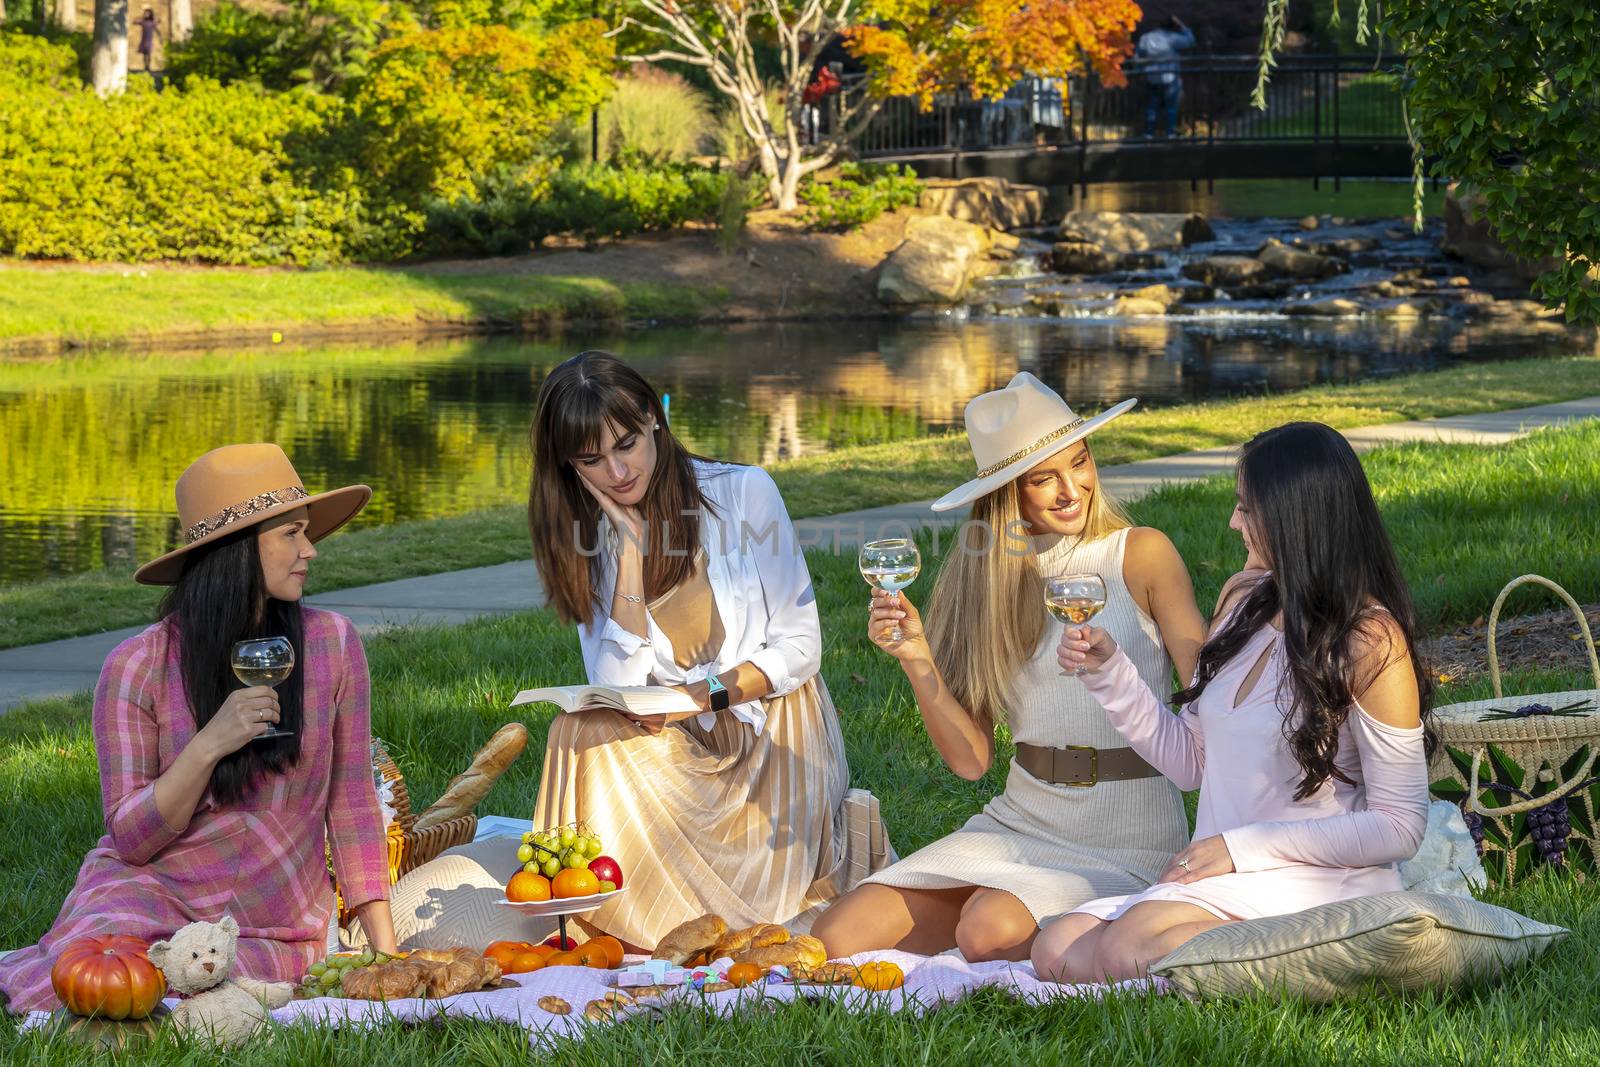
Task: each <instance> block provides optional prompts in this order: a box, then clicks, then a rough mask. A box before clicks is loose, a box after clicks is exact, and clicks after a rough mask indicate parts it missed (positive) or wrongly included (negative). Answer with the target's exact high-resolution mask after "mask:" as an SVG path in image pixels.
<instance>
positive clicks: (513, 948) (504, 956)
mask: <svg viewBox="0 0 1600 1067" xmlns="http://www.w3.org/2000/svg"><path fill="white" fill-rule="evenodd" d="M532 948H533V946H532V945H530V944H528V943H527V942H526V941H496V942H495V943H494V944H492V945H490V946H489V947H488V948H486V949H484V950H483V954H484V955H485V956H487V957H489V958H490V959H492V960H494V961H495V962H496V963H498V964H499V965H500V969H501V970H502V971H504V972H505V973H507V974H512V973H514V972H513V971H512V970H511V961H512V959H514V958H515V957H516V955H517V954H518V953H520V952H528V951H531V950H532ZM541 958H542V957H541Z"/></svg>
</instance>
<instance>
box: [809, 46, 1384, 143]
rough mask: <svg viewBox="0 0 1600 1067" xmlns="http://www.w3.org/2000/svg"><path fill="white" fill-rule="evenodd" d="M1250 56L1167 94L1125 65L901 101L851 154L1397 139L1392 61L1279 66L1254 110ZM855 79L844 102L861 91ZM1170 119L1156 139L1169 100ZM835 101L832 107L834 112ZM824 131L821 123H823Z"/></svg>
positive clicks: (1181, 80)
mask: <svg viewBox="0 0 1600 1067" xmlns="http://www.w3.org/2000/svg"><path fill="white" fill-rule="evenodd" d="M1256 62H1257V61H1256V57H1255V56H1199V57H1194V58H1185V59H1183V60H1182V61H1181V62H1180V64H1179V70H1178V78H1177V86H1176V90H1174V89H1173V88H1172V87H1171V83H1164V80H1163V79H1162V78H1161V77H1160V76H1159V75H1160V74H1161V71H1160V70H1159V69H1158V70H1155V71H1146V70H1140V69H1138V68H1137V67H1136V66H1134V65H1133V64H1132V63H1130V64H1128V66H1127V67H1126V68H1125V72H1126V74H1127V76H1128V81H1127V84H1126V85H1123V86H1116V87H1111V86H1105V85H1101V84H1100V83H1099V79H1098V78H1096V77H1094V76H1093V75H1088V76H1078V77H1074V78H1072V79H1070V80H1069V81H1066V82H1062V81H1060V80H1056V79H1046V78H1029V79H1026V80H1024V81H1023V82H1021V83H1019V84H1018V85H1016V86H1015V87H1013V89H1012V90H1011V91H1010V92H1009V93H1007V94H1006V96H1005V98H1004V99H1002V100H971V99H967V98H965V97H958V96H956V95H947V96H943V97H940V98H938V99H937V100H936V101H935V103H934V106H933V108H932V109H931V110H929V111H923V110H921V109H920V108H918V106H917V102H916V101H915V100H913V99H910V98H905V97H896V98H893V99H890V100H889V101H887V102H886V103H885V104H884V105H883V107H882V108H881V109H880V110H879V112H878V114H877V115H876V116H875V117H874V119H873V121H872V122H871V124H870V125H869V126H868V127H867V129H866V130H865V131H864V132H863V133H862V134H861V136H860V137H858V138H857V140H856V142H855V147H856V150H857V152H858V153H859V154H860V155H861V156H863V157H882V156H915V155H918V154H925V153H939V152H988V151H1017V150H1025V149H1027V148H1030V147H1034V148H1042V147H1050V146H1061V147H1064V146H1084V145H1090V144H1094V145H1103V144H1110V143H1117V142H1143V141H1149V140H1155V141H1159V140H1162V139H1165V138H1168V137H1170V138H1171V139H1173V140H1182V141H1188V142H1191V143H1192V142H1194V141H1196V140H1203V141H1206V142H1210V143H1215V142H1219V141H1227V142H1266V143H1270V142H1288V141H1295V142H1311V143H1324V142H1328V143H1334V144H1337V143H1338V142H1340V141H1363V142H1369V143H1370V142H1398V141H1404V140H1405V120H1404V117H1403V113H1402V108H1401V93H1400V73H1399V71H1400V67H1401V65H1402V62H1403V61H1402V60H1401V59H1400V58H1399V57H1392V56H1391V57H1382V58H1381V59H1380V58H1377V57H1373V56H1292V57H1284V58H1283V59H1282V60H1280V61H1279V65H1278V66H1277V68H1276V69H1275V70H1274V71H1273V72H1272V77H1271V81H1270V82H1269V83H1268V85H1267V94H1266V95H1267V108H1266V110H1265V111H1261V110H1258V109H1256V108H1254V107H1252V106H1251V103H1250V96H1251V93H1252V92H1253V91H1254V89H1255V84H1256ZM864 91H865V90H864V86H863V85H862V83H861V82H860V81H859V80H855V81H850V82H847V84H846V87H845V89H844V92H845V93H846V94H855V93H860V92H864ZM1174 92H1175V95H1176V105H1177V107H1176V115H1175V121H1174V122H1173V123H1172V130H1171V132H1170V134H1169V133H1168V131H1167V129H1166V126H1167V118H1168V104H1169V99H1170V95H1169V94H1173V93H1174ZM839 103H840V101H839V100H838V98H837V97H835V98H832V104H833V108H832V110H834V111H835V113H836V111H837V108H838V106H839ZM823 121H824V122H826V121H827V118H824V119H823Z"/></svg>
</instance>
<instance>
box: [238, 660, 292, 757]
mask: <svg viewBox="0 0 1600 1067" xmlns="http://www.w3.org/2000/svg"><path fill="white" fill-rule="evenodd" d="M232 664H233V674H234V677H236V678H238V679H239V681H241V682H243V683H244V684H245V685H269V686H273V687H276V686H278V685H279V684H280V683H282V682H284V681H286V680H287V679H288V677H289V675H291V674H293V673H294V645H292V644H290V643H289V639H288V638H287V637H258V638H255V639H253V640H250V641H240V642H238V643H237V644H235V645H234V646H233V659H232ZM293 736H294V731H293V730H280V729H278V725H277V724H276V723H272V724H271V725H269V726H268V727H267V729H266V731H265V732H264V733H260V734H257V735H256V736H255V737H254V738H252V740H255V741H270V740H271V739H273V738H274V737H293Z"/></svg>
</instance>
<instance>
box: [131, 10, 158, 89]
mask: <svg viewBox="0 0 1600 1067" xmlns="http://www.w3.org/2000/svg"><path fill="white" fill-rule="evenodd" d="M136 25H137V26H138V27H139V54H140V55H141V56H143V57H144V69H145V73H147V74H148V73H149V72H150V57H151V56H152V55H153V54H154V53H155V50H156V38H157V37H160V36H161V31H160V30H158V29H156V13H155V12H154V11H152V10H150V9H149V8H145V9H144V14H142V15H140V16H139V21H138V22H137V23H136Z"/></svg>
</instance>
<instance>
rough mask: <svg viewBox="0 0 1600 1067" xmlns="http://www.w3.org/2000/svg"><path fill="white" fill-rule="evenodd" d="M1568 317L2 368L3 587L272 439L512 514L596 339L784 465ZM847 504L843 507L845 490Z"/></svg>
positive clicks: (1144, 323)
mask: <svg viewBox="0 0 1600 1067" xmlns="http://www.w3.org/2000/svg"><path fill="white" fill-rule="evenodd" d="M1577 343H1578V342H1577V341H1575V340H1573V341H1569V340H1567V339H1565V337H1564V335H1563V334H1561V333H1560V332H1559V331H1557V332H1555V333H1552V332H1550V331H1549V330H1548V329H1544V330H1538V331H1535V330H1533V329H1532V327H1529V329H1528V330H1527V331H1519V330H1515V329H1513V330H1509V331H1507V330H1506V329H1505V328H1504V327H1501V328H1499V329H1497V330H1496V331H1495V332H1489V328H1488V327H1485V326H1481V325H1472V324H1467V323H1462V322H1458V321H1453V320H1443V319H1431V320H1422V321H1410V322H1404V321H1401V322H1396V321H1382V320H1368V319H1350V320H1321V321H1314V320H1290V319H1284V318H1281V317H1269V316H1255V317H1252V316H1249V315H1243V316H1234V317H1217V318H1206V317H1202V318H1181V319H1180V318H1176V317H1172V318H1166V319H1150V320H1138V321H1129V320H1121V321H1118V320H1103V321H1096V320H1081V319H1080V320H1066V321H1063V320H1044V319H1006V320H996V321H972V322H966V323H958V322H948V323H941V322H931V321H925V322H898V321H884V322H854V323H826V324H808V325H796V324H764V325H753V326H743V325H741V326H716V327H697V328H685V329H675V328H674V329H667V328H659V329H650V330H638V331H630V332H625V333H617V334H612V335H601V336H582V337H572V336H569V337H565V338H560V339H556V340H548V339H546V340H526V339H479V340H468V341H449V342H438V343H406V344H390V345H385V346H381V347H376V346H358V345H343V346H325V347H315V348H301V349H294V348H290V347H288V346H282V345H280V346H276V347H273V348H270V349H266V350H229V351H226V352H208V353H168V354H162V353H155V354H151V353H119V352H106V353H84V354H72V355H66V356H62V357H59V358H51V359H42V360H41V359H33V360H22V359H14V360H0V582H7V583H9V582H16V581H26V580H29V579H33V578H39V577H44V576H51V575H62V574H71V573H77V572H82V571H87V570H94V569H97V568H100V567H102V566H127V565H130V564H132V563H133V562H135V561H137V560H143V559H147V558H150V557H151V556H153V555H155V554H157V553H159V552H160V551H163V550H164V549H165V548H167V547H170V546H171V545H173V544H175V543H176V538H177V535H178V530H177V524H176V519H175V517H173V514H172V511H173V500H172V483H173V481H174V479H175V478H176V476H177V475H178V473H179V472H181V471H182V470H183V468H184V467H185V466H186V465H187V464H188V463H189V462H190V461H191V460H193V459H194V458H195V457H196V456H198V455H200V454H201V453H203V452H205V451H206V450H208V449H210V448H213V447H215V446H217V445H220V444H226V443H230V442H239V441H257V440H271V441H277V442H279V443H280V444H282V445H283V446H284V448H285V449H286V450H287V451H288V453H289V455H290V457H291V459H293V461H294V463H295V465H296V467H297V469H298V470H299V472H300V474H301V477H302V478H303V479H304V480H305V483H306V485H307V487H308V488H310V489H312V491H317V490H319V489H323V488H329V487H333V486H336V485H342V484H346V483H349V482H357V481H363V482H366V483H368V484H370V485H372V486H373V487H374V489H375V490H376V492H375V495H374V497H373V501H372V504H371V505H370V506H369V507H368V508H367V510H366V511H365V512H364V513H363V514H362V516H361V517H360V519H359V522H360V523H361V524H365V525H373V524H383V523H393V522H400V521H405V520H411V519H419V518H427V517H435V516H441V515H450V514H457V513H460V512H463V511H468V510H471V509H475V508H482V507H488V506H495V505H503V504H514V503H517V502H519V501H520V500H521V499H523V498H524V495H525V493H526V486H527V479H528V466H529V465H528V453H527V442H526V435H527V426H528V421H529V418H530V416H531V414H532V410H533V403H534V398H535V396H536V394H537V391H538V387H539V383H540V382H541V381H542V380H543V378H544V376H545V374H546V373H547V372H548V371H549V370H550V368H551V367H553V366H554V365H555V364H556V363H558V362H559V361H561V360H562V359H564V358H566V357H567V356H569V355H571V354H573V353H574V352H576V351H579V350H580V349H582V348H585V347H604V348H608V349H610V350H612V351H615V352H617V353H619V354H621V355H622V356H624V357H625V358H627V359H629V360H631V361H633V362H634V363H635V364H636V365H637V366H638V367H639V368H640V370H642V371H643V373H644V374H645V375H646V377H648V378H649V379H651V381H652V382H653V383H654V384H655V385H656V386H658V387H659V388H660V389H661V390H662V391H663V392H665V393H667V394H669V395H670V397H671V417H672V422H673V428H674V429H675V430H676V431H677V432H678V433H679V434H680V435H681V436H682V437H684V438H685V439H686V440H687V441H688V442H689V444H690V445H691V446H692V447H693V448H695V449H696V450H698V451H701V452H703V453H706V454H710V455H714V456H718V457H723V458H728V459H733V460H738V461H743V462H750V463H761V464H771V463H774V462H778V461H780V460H783V459H789V458H794V457H799V456H805V455H810V454H813V453H816V452H821V451H826V450H828V449H831V448H837V447H841V446H845V445H851V444H857V443H870V442H881V441H894V440H903V439H906V438H910V437H916V436H919V435H922V434H925V433H927V432H929V431H930V430H938V429H943V428H948V427H959V425H960V422H961V414H962V409H963V407H964V405H965V404H966V402H967V400H968V399H970V398H971V397H972V396H973V395H975V394H977V393H979V392H983V391H984V390H987V389H992V388H996V387H997V386H999V385H1003V384H1004V383H1005V382H1006V381H1007V380H1008V379H1009V378H1010V377H1011V376H1012V375H1013V374H1015V373H1016V372H1017V371H1019V370H1029V371H1032V372H1033V373H1035V374H1037V375H1038V376H1039V377H1040V378H1042V379H1043V380H1044V381H1046V382H1048V383H1049V384H1050V385H1052V386H1054V387H1055V388H1057V389H1060V390H1061V391H1062V392H1063V394H1064V395H1065V396H1067V398H1068V399H1069V401H1070V402H1072V403H1073V404H1074V405H1075V406H1077V407H1079V408H1081V409H1088V410H1092V409H1096V408H1099V407H1103V406H1104V405H1106V404H1109V403H1113V402H1115V401H1117V400H1120V399H1122V398H1123V397H1125V396H1137V397H1139V398H1140V400H1141V402H1142V403H1144V404H1147V405H1157V404H1171V403H1176V402H1181V401H1188V400H1195V399H1200V398H1205V397H1217V396H1228V395H1241V394H1250V393H1260V392H1263V391H1269V390H1270V391H1274V392H1276V391H1283V390H1288V389H1295V388H1299V387H1302V386H1305V385H1308V384H1311V383H1314V382H1322V381H1348V380H1353V379H1357V378H1364V377H1372V376H1380V375H1389V374H1395V373H1401V372H1404V371H1409V370H1415V369H1419V368H1423V367H1436V366H1440V365H1443V364H1447V363H1450V362H1453V361H1457V360H1464V359H1473V360H1477V359H1502V358H1512V357H1520V356H1531V355H1550V354H1554V353H1558V352H1561V351H1565V350H1568V349H1569V348H1570V347H1573V346H1575V345H1576V344H1577ZM841 503H842V504H843V503H845V502H841Z"/></svg>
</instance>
